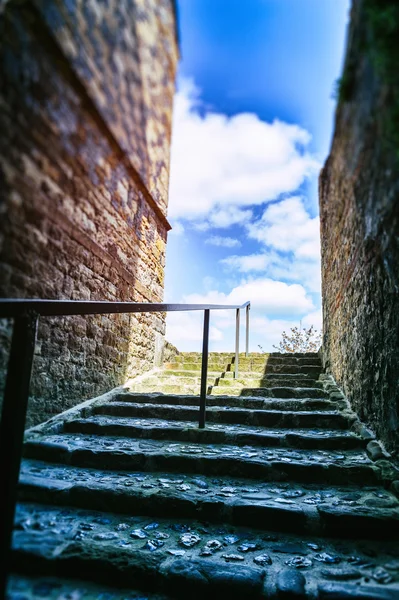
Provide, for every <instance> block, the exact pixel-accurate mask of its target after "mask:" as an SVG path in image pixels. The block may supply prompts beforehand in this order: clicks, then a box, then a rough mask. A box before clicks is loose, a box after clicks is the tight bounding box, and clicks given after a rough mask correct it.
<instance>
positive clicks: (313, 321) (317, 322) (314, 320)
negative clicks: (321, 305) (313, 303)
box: [302, 309, 323, 331]
mask: <svg viewBox="0 0 399 600" xmlns="http://www.w3.org/2000/svg"><path fill="white" fill-rule="evenodd" d="M311 325H313V326H314V327H315V328H316V329H317V330H318V331H322V329H323V317H322V314H321V309H319V310H315V311H314V312H312V313H309V314H308V315H306V316H305V317H304V318H303V319H302V327H310V326H311Z"/></svg>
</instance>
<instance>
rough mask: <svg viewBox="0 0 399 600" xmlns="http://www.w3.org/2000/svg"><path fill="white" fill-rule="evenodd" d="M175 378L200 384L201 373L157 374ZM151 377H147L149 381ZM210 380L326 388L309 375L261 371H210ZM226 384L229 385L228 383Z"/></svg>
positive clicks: (160, 378) (161, 372) (167, 378)
mask: <svg viewBox="0 0 399 600" xmlns="http://www.w3.org/2000/svg"><path fill="white" fill-rule="evenodd" d="M174 378H179V379H181V378H184V379H188V378H190V379H191V378H194V380H195V381H191V380H190V381H189V383H195V384H199V383H200V382H201V377H200V373H199V372H198V371H184V370H178V369H177V370H174V371H173V370H169V371H159V372H158V373H157V374H156V379H157V381H159V380H169V379H173V380H174ZM148 379H150V377H148V378H146V379H145V381H146V382H147V381H148ZM151 379H155V375H154V376H151ZM208 380H209V381H210V382H212V380H213V382H215V381H217V385H221V384H222V385H223V382H231V381H238V382H243V383H246V382H247V381H248V380H255V381H256V382H262V383H263V384H264V385H265V387H276V386H283V387H314V388H319V389H324V386H323V382H322V381H318V380H317V379H312V378H311V377H309V376H307V377H306V376H301V377H295V376H293V375H286V376H284V375H281V374H275V375H273V374H271V375H267V376H263V374H261V373H254V372H242V371H240V373H239V378H238V379H237V380H235V378H234V371H224V372H221V371H208ZM225 385H229V384H228V383H226V384H225Z"/></svg>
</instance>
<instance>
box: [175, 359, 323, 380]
mask: <svg viewBox="0 0 399 600" xmlns="http://www.w3.org/2000/svg"><path fill="white" fill-rule="evenodd" d="M164 368H165V369H166V370H172V371H176V370H183V371H200V370H201V363H193V362H185V363H178V362H170V363H165V365H164ZM208 369H209V370H210V371H220V372H222V371H226V372H229V371H231V372H234V365H232V364H229V363H225V364H218V363H217V364H215V363H209V364H208ZM241 369H242V370H243V371H245V372H247V371H251V372H253V373H264V374H266V375H269V374H271V373H281V374H286V375H293V374H294V375H297V376H298V377H302V376H303V375H312V376H313V377H316V378H317V377H319V375H320V374H321V373H322V368H321V367H320V366H315V365H308V364H306V365H299V366H298V365H290V364H287V365H286V364H285V363H277V364H270V365H266V366H265V365H252V366H251V367H250V368H248V365H240V369H239V371H240V370H241Z"/></svg>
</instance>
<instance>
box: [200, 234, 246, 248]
mask: <svg viewBox="0 0 399 600" xmlns="http://www.w3.org/2000/svg"><path fill="white" fill-rule="evenodd" d="M205 244H210V245H211V246H220V247H222V248H239V247H240V246H241V242H240V240H237V239H235V238H231V237H221V236H218V235H213V236H212V237H210V238H208V239H206V240H205Z"/></svg>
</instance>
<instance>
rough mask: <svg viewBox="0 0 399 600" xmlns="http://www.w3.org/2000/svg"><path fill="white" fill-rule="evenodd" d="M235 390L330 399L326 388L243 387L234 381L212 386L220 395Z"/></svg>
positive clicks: (213, 392) (253, 393)
mask: <svg viewBox="0 0 399 600" xmlns="http://www.w3.org/2000/svg"><path fill="white" fill-rule="evenodd" d="M234 391H236V392H237V394H238V393H239V394H240V395H242V396H262V397H263V398H320V399H321V398H325V399H326V400H328V399H329V397H330V396H329V394H328V392H325V391H324V390H320V389H318V388H308V387H304V388H300V387H294V388H292V387H264V386H263V385H260V386H254V387H251V386H248V387H243V386H241V385H240V384H236V383H233V384H231V385H230V386H225V385H223V386H220V387H219V386H214V387H213V388H212V394H213V395H218V396H225V395H227V394H230V393H234Z"/></svg>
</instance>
